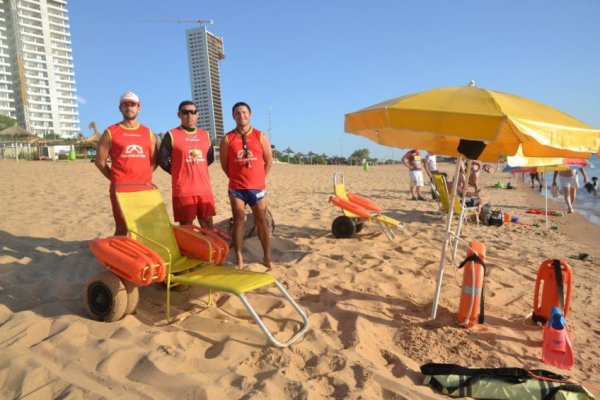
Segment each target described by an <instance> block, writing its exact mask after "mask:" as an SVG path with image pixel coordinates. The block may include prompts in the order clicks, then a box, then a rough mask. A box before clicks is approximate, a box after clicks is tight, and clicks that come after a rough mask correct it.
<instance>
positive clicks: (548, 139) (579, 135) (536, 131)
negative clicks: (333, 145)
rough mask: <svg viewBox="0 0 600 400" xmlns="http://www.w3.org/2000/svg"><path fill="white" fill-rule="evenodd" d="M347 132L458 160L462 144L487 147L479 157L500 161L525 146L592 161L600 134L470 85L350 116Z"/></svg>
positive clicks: (536, 152) (535, 153) (540, 153)
mask: <svg viewBox="0 0 600 400" xmlns="http://www.w3.org/2000/svg"><path fill="white" fill-rule="evenodd" d="M344 129H345V131H346V132H349V133H354V134H357V135H359V136H364V137H367V138H369V139H371V140H373V141H375V142H377V143H380V144H382V145H385V146H393V147H400V148H405V149H409V148H411V149H412V148H416V149H422V150H427V151H430V152H432V153H436V154H447V155H453V156H456V155H458V153H457V150H456V148H457V146H458V143H459V140H460V139H470V140H478V141H483V142H485V143H486V144H487V146H486V148H485V150H484V151H483V153H482V154H481V155H480V156H479V159H480V160H483V161H497V160H498V158H499V156H502V155H504V156H512V155H514V154H515V153H516V152H517V149H518V147H519V145H521V146H522V149H523V154H524V155H526V156H528V157H572V158H587V157H589V154H590V153H594V152H596V151H598V149H599V147H600V130H598V129H594V128H591V127H590V126H588V125H586V124H584V123H583V122H581V121H578V120H577V119H575V118H573V117H571V116H569V115H567V114H565V113H563V112H561V111H559V110H557V109H555V108H552V107H549V106H546V105H544V104H541V103H538V102H536V101H533V100H529V99H526V98H523V97H519V96H514V95H510V94H505V93H501V92H496V91H492V90H488V89H482V88H479V87H476V86H474V85H473V84H470V85H469V86H460V87H447V88H439V89H433V90H428V91H425V92H421V93H417V94H411V95H408V96H403V97H398V98H395V99H391V100H387V101H384V102H382V103H379V104H375V105H373V106H371V107H367V108H364V109H362V110H359V111H356V112H353V113H350V114H346V117H345V124H344Z"/></svg>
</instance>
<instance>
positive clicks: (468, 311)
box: [456, 240, 485, 328]
mask: <svg viewBox="0 0 600 400" xmlns="http://www.w3.org/2000/svg"><path fill="white" fill-rule="evenodd" d="M484 262H485V245H484V244H483V243H480V242H478V241H476V240H473V241H472V242H471V243H469V248H468V249H467V258H466V259H465V260H464V261H463V262H462V263H461V264H460V266H459V267H458V268H459V269H460V268H462V267H463V266H464V268H465V269H464V272H463V282H462V288H461V292H460V303H459V305H458V315H457V317H456V322H457V323H458V324H459V325H461V326H464V327H466V328H470V327H472V326H473V325H475V324H476V323H477V322H480V323H482V322H483V276H484V274H485V264H484Z"/></svg>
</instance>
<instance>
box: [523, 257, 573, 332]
mask: <svg viewBox="0 0 600 400" xmlns="http://www.w3.org/2000/svg"><path fill="white" fill-rule="evenodd" d="M558 271H560V274H559V273H558ZM540 291H541V293H540ZM572 291H573V270H572V269H571V267H570V266H569V264H568V263H567V262H566V261H565V260H555V259H548V260H546V261H544V262H542V264H541V265H540V268H539V269H538V273H537V278H536V280H535V288H534V293H533V314H532V319H533V320H534V321H535V322H542V323H546V321H547V320H548V317H549V316H550V309H551V308H552V307H553V306H556V307H560V308H561V309H562V311H563V315H564V316H565V317H566V316H567V315H568V314H569V307H570V306H571V293H572Z"/></svg>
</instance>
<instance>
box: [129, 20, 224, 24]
mask: <svg viewBox="0 0 600 400" xmlns="http://www.w3.org/2000/svg"><path fill="white" fill-rule="evenodd" d="M140 21H141V22H149V23H155V24H192V23H196V24H200V25H212V24H214V23H215V21H214V20H212V19H142V20H140Z"/></svg>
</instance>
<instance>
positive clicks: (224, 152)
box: [219, 137, 229, 177]
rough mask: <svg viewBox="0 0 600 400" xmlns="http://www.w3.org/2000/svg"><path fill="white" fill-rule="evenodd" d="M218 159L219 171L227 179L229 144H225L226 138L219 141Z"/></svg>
mask: <svg viewBox="0 0 600 400" xmlns="http://www.w3.org/2000/svg"><path fill="white" fill-rule="evenodd" d="M219 157H220V159H221V169H222V170H223V172H225V175H227V177H229V168H228V164H229V142H227V137H223V139H221V146H220V147H219Z"/></svg>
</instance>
